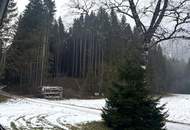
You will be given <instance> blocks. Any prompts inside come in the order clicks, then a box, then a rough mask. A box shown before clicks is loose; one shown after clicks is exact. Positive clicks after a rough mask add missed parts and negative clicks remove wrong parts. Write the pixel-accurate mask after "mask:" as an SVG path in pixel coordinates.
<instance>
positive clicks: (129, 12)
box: [73, 0, 190, 55]
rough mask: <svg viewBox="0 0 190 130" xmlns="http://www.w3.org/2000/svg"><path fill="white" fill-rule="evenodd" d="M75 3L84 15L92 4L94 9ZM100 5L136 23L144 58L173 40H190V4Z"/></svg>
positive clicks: (143, 0)
mask: <svg viewBox="0 0 190 130" xmlns="http://www.w3.org/2000/svg"><path fill="white" fill-rule="evenodd" d="M73 1H75V2H76V0H73ZM76 3H77V4H76ZM76 3H75V4H76V6H75V7H76V9H80V11H84V12H87V11H89V10H90V8H93V5H94V4H92V3H94V2H93V1H92V3H91V4H89V5H91V6H88V5H86V4H87V3H85V5H83V4H82V3H80V1H79V0H77V2H76ZM88 3H89V0H88ZM99 3H101V4H102V6H104V7H105V8H107V9H115V10H116V11H117V12H119V13H121V14H124V15H126V16H127V17H128V18H130V19H132V20H133V21H134V23H135V26H136V27H137V29H138V30H139V32H140V36H141V39H142V42H143V46H144V49H143V53H144V54H145V55H147V54H148V50H149V49H150V48H151V47H153V46H154V45H156V44H158V43H160V42H163V41H166V40H170V39H186V40H190V28H189V27H190V26H189V25H188V24H189V23H190V0H99ZM89 7H90V8H89Z"/></svg>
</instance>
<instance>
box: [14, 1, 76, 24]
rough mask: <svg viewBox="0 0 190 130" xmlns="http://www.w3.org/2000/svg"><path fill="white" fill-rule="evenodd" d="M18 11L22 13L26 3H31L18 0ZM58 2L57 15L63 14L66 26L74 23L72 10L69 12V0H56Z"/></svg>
mask: <svg viewBox="0 0 190 130" xmlns="http://www.w3.org/2000/svg"><path fill="white" fill-rule="evenodd" d="M16 1H17V6H18V11H19V13H22V12H23V11H24V9H25V7H26V5H27V4H28V3H29V1H28V0H16ZM55 3H56V10H57V12H56V17H59V16H61V17H62V19H63V22H64V24H65V25H66V26H68V25H69V24H71V23H72V19H73V16H72V14H71V12H69V6H68V4H69V0H55Z"/></svg>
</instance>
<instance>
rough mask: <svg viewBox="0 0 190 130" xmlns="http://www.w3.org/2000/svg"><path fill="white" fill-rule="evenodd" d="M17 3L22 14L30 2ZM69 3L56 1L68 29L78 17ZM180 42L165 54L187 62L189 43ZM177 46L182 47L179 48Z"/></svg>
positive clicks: (59, 14)
mask: <svg viewBox="0 0 190 130" xmlns="http://www.w3.org/2000/svg"><path fill="white" fill-rule="evenodd" d="M16 1H17V3H18V10H19V13H22V12H23V11H24V9H25V7H26V5H27V4H28V0H16ZM69 1H70V0H55V2H56V10H57V12H56V17H59V16H61V17H62V19H63V22H64V24H65V26H66V27H68V26H70V25H71V24H72V21H73V18H74V17H76V16H74V14H72V13H71V12H70V9H69V6H68V5H69ZM128 22H129V23H132V21H131V20H128ZM178 42H179V41H178ZM178 42H174V44H171V43H170V45H166V46H165V47H163V49H164V52H166V53H167V55H170V56H171V57H178V58H180V59H186V60H187V59H188V58H189V57H190V45H189V44H187V43H188V42H187V41H185V42H184V41H181V40H180V42H182V43H184V44H179V43H178ZM177 43H178V44H177ZM176 44H177V45H180V46H178V47H177V45H176ZM182 45H183V46H182ZM176 48H178V49H176Z"/></svg>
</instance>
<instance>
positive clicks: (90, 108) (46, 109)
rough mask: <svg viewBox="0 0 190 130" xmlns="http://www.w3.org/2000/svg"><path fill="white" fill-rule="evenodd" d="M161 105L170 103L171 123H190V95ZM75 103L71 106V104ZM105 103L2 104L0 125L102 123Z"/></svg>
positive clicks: (188, 129) (189, 129) (172, 129)
mask: <svg viewBox="0 0 190 130" xmlns="http://www.w3.org/2000/svg"><path fill="white" fill-rule="evenodd" d="M161 103H162V104H164V103H167V105H166V110H168V113H169V114H170V115H169V117H168V120H170V121H175V122H181V123H187V124H188V123H189V124H190V95H174V96H171V97H165V98H163V99H162V100H161ZM69 104H72V105H69ZM104 105H105V100H104V99H100V100H74V99H73V100H63V101H48V100H44V99H30V98H25V99H16V100H13V99H11V100H9V101H7V102H5V103H1V104H0V124H2V125H3V126H5V127H7V128H10V124H11V122H14V123H15V124H16V126H17V127H23V128H25V129H28V130H29V129H31V128H36V127H37V128H39V127H43V128H46V129H48V128H50V129H52V128H62V129H69V125H77V124H80V123H85V122H90V121H101V110H99V109H102V107H103V106H104ZM167 128H168V130H190V126H188V125H180V124H173V123H167Z"/></svg>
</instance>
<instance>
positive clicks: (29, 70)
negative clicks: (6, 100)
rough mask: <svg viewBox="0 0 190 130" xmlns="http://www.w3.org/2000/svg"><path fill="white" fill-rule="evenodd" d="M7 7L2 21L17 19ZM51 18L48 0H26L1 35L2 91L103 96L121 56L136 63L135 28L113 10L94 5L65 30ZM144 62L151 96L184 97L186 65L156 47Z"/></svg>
mask: <svg viewBox="0 0 190 130" xmlns="http://www.w3.org/2000/svg"><path fill="white" fill-rule="evenodd" d="M10 3H11V2H10ZM9 8H10V10H12V11H8V12H7V14H9V16H11V17H7V19H12V17H17V16H16V14H15V13H14V11H15V10H16V9H15V5H14V2H13V1H12V6H11V5H10V7H9ZM11 14H12V15H11ZM54 14H55V3H54V2H53V1H50V0H44V1H42V0H30V3H29V4H28V5H27V7H26V9H25V11H24V13H23V14H22V15H20V16H19V19H18V22H16V23H15V24H14V28H13V29H14V30H13V31H12V33H11V34H14V38H13V37H6V36H1V40H2V41H3V42H4V44H6V43H7V41H8V40H9V43H10V42H11V44H10V45H7V46H6V47H2V48H4V50H5V51H1V54H3V55H6V61H5V59H4V58H3V57H1V59H3V63H4V67H3V68H4V69H3V70H1V73H0V74H1V82H2V83H3V84H6V85H7V86H8V88H7V90H9V91H14V92H19V93H24V94H33V95H36V94H38V92H39V91H40V86H48V85H57V86H62V87H63V88H64V90H65V92H66V95H69V96H75V97H81V96H82V95H83V96H84V95H86V96H92V95H94V94H95V95H97V96H99V95H104V94H106V93H107V89H108V88H109V87H110V85H111V84H112V82H113V81H115V80H117V78H118V70H119V69H120V67H121V66H122V65H123V64H124V63H125V62H126V57H132V56H134V55H139V56H138V58H139V59H140V60H141V59H142V58H141V56H140V53H141V51H142V43H141V42H140V41H141V40H140V37H139V31H138V29H136V27H134V28H133V27H131V26H130V24H129V23H127V20H126V17H125V16H124V15H123V16H122V17H121V18H120V17H118V15H117V13H116V11H115V10H114V9H112V10H111V11H110V12H107V11H106V10H105V9H104V8H102V7H100V8H99V10H98V11H97V12H93V11H92V12H91V13H90V14H81V16H80V17H79V18H76V19H75V20H74V22H73V25H72V26H71V27H70V28H69V29H67V28H66V27H65V26H64V23H63V22H62V18H61V17H60V18H59V19H58V20H57V19H55V17H54ZM7 21H8V20H7ZM5 22H6V21H5ZM4 25H6V24H4ZM5 27H6V26H5ZM5 27H2V28H1V31H5ZM5 38H6V40H4V39H5ZM11 39H12V40H11ZM148 58H149V63H148V69H147V72H146V73H147V79H148V84H149V87H150V88H151V90H152V92H154V93H167V92H181V93H190V89H189V84H190V82H189V81H190V80H189V79H190V73H189V67H190V61H189V62H188V63H185V62H183V61H180V60H177V59H172V58H168V57H167V56H165V55H164V54H163V52H162V47H161V45H159V44H158V45H157V46H155V47H153V48H152V49H151V50H150V53H149V56H148ZM1 61H2V60H1Z"/></svg>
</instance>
